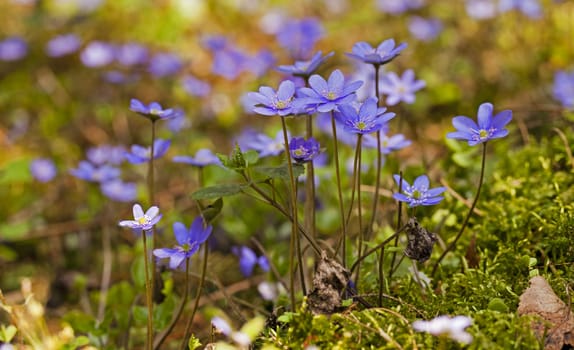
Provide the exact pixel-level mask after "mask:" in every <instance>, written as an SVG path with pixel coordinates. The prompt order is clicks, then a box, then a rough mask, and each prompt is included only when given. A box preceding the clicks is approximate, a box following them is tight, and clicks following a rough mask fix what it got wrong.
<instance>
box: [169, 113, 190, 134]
mask: <svg viewBox="0 0 574 350" xmlns="http://www.w3.org/2000/svg"><path fill="white" fill-rule="evenodd" d="M190 125H191V122H190V121H189V119H188V118H187V117H186V115H185V112H184V111H183V110H182V109H179V108H175V109H174V110H173V116H172V117H171V118H169V119H168V120H167V128H168V129H169V131H171V132H173V133H176V132H179V131H181V130H182V129H184V128H187V127H189V126H190Z"/></svg>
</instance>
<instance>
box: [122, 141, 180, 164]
mask: <svg viewBox="0 0 574 350" xmlns="http://www.w3.org/2000/svg"><path fill="white" fill-rule="evenodd" d="M170 145H171V140H163V139H156V140H155V141H154V149H153V158H154V159H156V158H160V157H161V156H163V155H164V154H165V153H166V152H167V150H168V148H169V146H170ZM130 150H131V152H125V153H124V157H125V158H126V160H127V161H128V162H130V163H132V164H141V163H146V162H148V161H149V160H150V159H151V147H144V146H140V145H132V147H131V149H130Z"/></svg>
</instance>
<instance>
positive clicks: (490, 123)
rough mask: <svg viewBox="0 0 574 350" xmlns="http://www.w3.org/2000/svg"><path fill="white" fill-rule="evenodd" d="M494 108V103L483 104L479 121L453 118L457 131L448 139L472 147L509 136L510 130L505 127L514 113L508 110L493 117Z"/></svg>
mask: <svg viewBox="0 0 574 350" xmlns="http://www.w3.org/2000/svg"><path fill="white" fill-rule="evenodd" d="M493 110H494V106H493V105H492V103H488V102H486V103H483V104H481V105H480V106H479V107H478V114H477V121H478V123H476V122H475V121H474V120H472V119H470V118H469V117H466V116H456V117H454V118H452V125H453V126H454V127H455V128H456V131H454V132H449V133H448V134H447V135H446V137H447V138H449V139H455V140H465V141H468V144H469V145H470V146H475V145H477V144H479V143H484V142H487V141H488V140H491V139H498V138H501V137H505V136H506V135H508V129H505V128H504V127H505V126H506V124H508V123H510V121H511V120H512V111H511V110H509V109H506V110H504V111H502V112H499V113H498V114H497V115H495V116H493V115H492V114H493Z"/></svg>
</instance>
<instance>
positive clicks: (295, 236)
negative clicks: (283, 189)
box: [281, 117, 307, 310]
mask: <svg viewBox="0 0 574 350" xmlns="http://www.w3.org/2000/svg"><path fill="white" fill-rule="evenodd" d="M281 127H282V129H283V140H284V142H285V155H286V156H287V168H288V169H289V180H290V182H291V196H290V197H291V213H292V214H291V215H292V216H293V223H292V224H291V240H292V243H291V248H295V250H296V252H297V262H298V265H299V278H300V280H301V281H300V282H301V290H302V291H303V295H307V290H306V288H305V273H304V267H303V254H302V253H301V242H300V240H299V230H298V229H297V228H298V226H299V220H298V211H297V184H296V182H295V175H294V174H293V163H291V152H290V151H289V136H287V124H286V123H285V118H284V117H281ZM293 260H294V253H293V251H291V252H290V254H289V265H290V266H289V273H290V276H289V287H290V288H291V293H290V294H291V307H292V308H293V310H294V309H295V288H294V286H295V270H294V269H293V263H294V261H293Z"/></svg>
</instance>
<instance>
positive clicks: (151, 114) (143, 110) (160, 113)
mask: <svg viewBox="0 0 574 350" xmlns="http://www.w3.org/2000/svg"><path fill="white" fill-rule="evenodd" d="M130 110H131V111H133V112H136V113H139V114H141V115H143V116H144V117H146V118H149V119H150V120H152V121H156V120H160V119H169V118H172V117H173V116H174V111H173V109H171V108H168V109H163V108H162V106H161V105H160V104H159V103H157V102H152V103H150V104H149V105H148V106H146V105H145V104H143V103H142V102H141V101H140V100H138V99H135V98H132V99H131V100H130Z"/></svg>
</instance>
